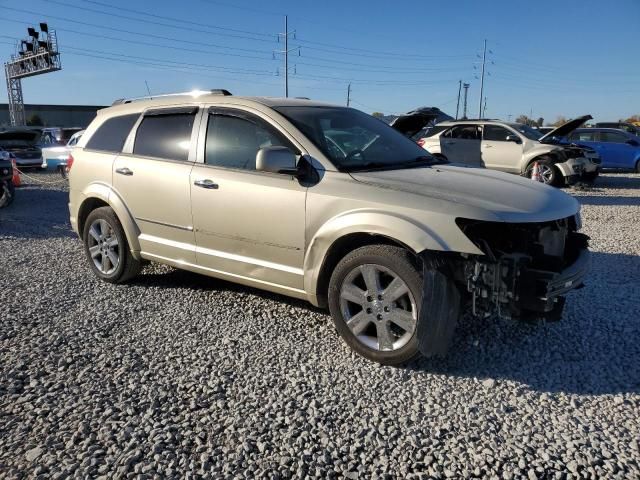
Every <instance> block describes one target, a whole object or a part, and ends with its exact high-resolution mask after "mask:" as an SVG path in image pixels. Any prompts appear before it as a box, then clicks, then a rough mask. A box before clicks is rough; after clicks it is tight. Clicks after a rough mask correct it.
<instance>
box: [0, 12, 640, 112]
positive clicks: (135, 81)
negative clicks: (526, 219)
mask: <svg viewBox="0 0 640 480" xmlns="http://www.w3.org/2000/svg"><path fill="white" fill-rule="evenodd" d="M151 6H152V8H151ZM0 11H1V12H2V15H0V27H1V28H0V32H1V33H0V54H1V56H2V58H3V61H5V60H6V59H8V57H9V55H10V54H11V53H13V52H14V46H13V45H14V44H15V40H16V39H19V38H22V37H24V35H25V33H26V27H27V26H28V25H29V24H34V25H35V24H37V23H38V22H40V21H48V22H49V24H50V25H51V27H52V28H55V29H57V31H58V38H59V44H60V50H61V52H62V62H63V69H62V71H60V72H56V73H51V74H47V75H43V76H40V77H33V78H28V79H25V80H24V81H23V93H24V97H25V102H26V103H54V104H65V103H73V104H98V105H100V104H110V103H111V102H112V101H113V100H114V99H115V98H120V97H133V96H140V95H145V94H146V86H145V80H146V81H147V82H148V84H149V87H150V89H151V92H152V93H166V92H172V91H186V90H191V89H194V88H200V89H206V88H227V89H229V90H231V91H232V92H233V93H234V94H238V95H268V96H282V95H283V94H284V78H283V76H282V75H283V68H284V66H283V61H282V56H281V55H279V54H277V53H276V54H273V52H274V51H275V50H281V49H282V48H283V47H284V45H283V43H278V42H277V41H276V38H277V36H276V34H277V33H278V32H282V31H283V29H284V17H283V15H284V14H285V13H286V14H288V16H289V28H290V30H295V31H296V35H295V38H293V36H292V37H290V45H289V48H297V47H300V50H299V56H298V51H297V50H295V51H293V52H292V53H291V57H290V66H291V75H290V90H289V93H290V96H307V97H311V98H313V99H322V100H326V101H331V102H335V103H345V101H346V92H347V85H348V84H349V83H350V82H351V84H352V94H351V97H352V100H353V103H352V106H354V107H356V108H360V109H362V110H364V111H367V112H372V111H381V112H384V113H400V112H405V111H408V110H411V109H413V108H414V107H417V106H422V105H428V106H440V107H441V108H442V109H443V110H445V111H446V112H448V113H455V109H456V99H457V91H458V80H463V81H466V82H469V83H470V84H471V87H470V89H469V115H470V116H475V115H477V112H478V99H479V90H480V81H479V79H477V78H475V76H478V75H479V70H477V69H474V66H476V67H477V66H478V65H477V62H478V61H479V60H480V59H479V58H478V54H479V53H480V52H481V49H482V42H483V40H484V39H485V38H486V39H487V42H488V49H489V50H490V51H491V52H492V53H489V54H488V58H489V62H490V63H489V64H488V68H487V70H488V72H489V75H488V76H487V77H486V81H485V95H486V97H487V110H486V115H487V116H489V117H497V118H505V119H506V118H508V116H509V115H512V116H513V118H515V117H516V116H517V115H519V114H522V113H524V114H527V115H529V114H530V112H533V116H534V117H535V118H538V117H540V116H541V117H543V118H545V120H547V121H552V120H555V119H556V117H557V116H559V115H564V116H567V117H571V116H576V115H580V114H586V113H591V114H592V115H593V116H594V117H595V118H596V119H597V120H611V119H618V118H622V117H627V116H629V115H632V114H637V113H640V81H639V80H640V62H638V61H637V58H638V49H639V48H640V39H639V37H638V34H639V33H640V1H639V0H614V1H610V2H602V1H592V0H582V1H577V0H575V1H573V0H571V1H562V2H558V1H540V0H538V1H534V2H518V1H513V0H511V1H485V2H478V1H464V0H462V1H461V0H459V1H455V2H442V1H424V0H422V1H413V2H408V1H405V2H388V1H378V0H369V1H364V0H356V1H348V2H347V1H345V0H342V1H339V2H338V1H332V0H325V1H323V2H310V1H303V0H298V1H290V0H270V1H269V2H258V1H255V2H252V1H250V0H237V1H233V0H223V1H214V0H182V1H181V2H175V1H168V0H156V1H153V2H143V1H141V0H129V1H123V0H32V1H30V2H28V3H26V2H24V1H22V0H0ZM274 55H275V59H274V58H273V57H274ZM294 66H295V73H294V71H293V70H294ZM278 74H279V75H278ZM6 99H7V97H6V91H5V90H4V89H2V94H1V96H0V101H1V102H6Z"/></svg>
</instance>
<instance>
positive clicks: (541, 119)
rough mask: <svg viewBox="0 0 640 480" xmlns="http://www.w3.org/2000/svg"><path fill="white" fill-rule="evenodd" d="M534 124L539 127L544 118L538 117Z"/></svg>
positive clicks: (542, 123)
mask: <svg viewBox="0 0 640 480" xmlns="http://www.w3.org/2000/svg"><path fill="white" fill-rule="evenodd" d="M536 124H537V125H538V126H539V127H541V126H542V125H544V118H542V117H540V118H538V121H537V122H536Z"/></svg>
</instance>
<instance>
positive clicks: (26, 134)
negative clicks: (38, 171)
mask: <svg viewBox="0 0 640 480" xmlns="http://www.w3.org/2000/svg"><path fill="white" fill-rule="evenodd" d="M41 137H42V130H40V129H31V128H26V127H24V128H10V129H7V130H4V131H2V132H0V148H2V149H3V150H5V151H7V152H10V153H12V154H13V156H14V157H15V161H16V165H17V166H18V167H40V166H41V165H42V149H41V147H40V140H41Z"/></svg>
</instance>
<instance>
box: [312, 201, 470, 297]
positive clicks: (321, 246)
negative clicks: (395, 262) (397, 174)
mask: <svg viewBox="0 0 640 480" xmlns="http://www.w3.org/2000/svg"><path fill="white" fill-rule="evenodd" d="M357 233H365V234H372V235H380V236H384V237H387V238H389V239H392V240H395V241H397V242H399V243H401V244H403V245H406V246H407V247H408V248H410V249H411V250H413V251H414V252H415V253H420V252H423V251H425V250H433V251H443V252H446V251H452V249H451V248H450V246H449V244H448V243H447V242H446V241H445V240H444V239H443V238H442V237H441V236H440V235H438V234H437V233H436V232H435V231H433V230H431V229H429V228H428V227H426V226H424V225H418V224H416V223H415V222H414V221H412V220H411V219H409V218H406V217H402V216H398V215H392V214H389V213H384V212H380V211H377V210H358V211H355V212H347V213H344V214H342V215H339V216H337V217H334V218H332V219H331V220H329V221H328V222H326V223H325V224H324V225H323V226H322V227H321V228H320V229H318V231H317V232H316V233H315V235H314V236H313V238H312V239H311V240H310V242H309V246H308V248H307V253H306V255H305V258H304V286H305V290H306V291H307V292H308V293H309V294H310V296H311V297H312V298H313V297H315V296H316V292H317V289H318V281H319V278H320V275H321V273H322V269H323V267H324V264H325V260H326V259H327V255H328V253H329V251H330V249H331V247H332V246H333V245H334V243H335V242H336V241H338V240H339V239H341V238H343V237H345V236H347V235H350V234H357ZM469 243H470V244H471V242H469ZM471 246H472V247H474V246H473V244H471ZM474 248H475V247H474ZM478 253H481V252H480V251H479V250H478ZM312 303H313V301H312Z"/></svg>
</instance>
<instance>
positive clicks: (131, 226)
mask: <svg viewBox="0 0 640 480" xmlns="http://www.w3.org/2000/svg"><path fill="white" fill-rule="evenodd" d="M83 196H84V200H83V201H82V203H81V204H80V207H79V208H78V216H77V218H78V233H79V235H80V237H82V232H83V231H84V224H85V222H86V220H87V217H88V216H89V214H90V213H91V212H92V211H93V210H95V209H96V208H100V207H111V208H112V209H113V211H114V212H115V214H116V216H117V217H118V220H119V221H120V224H121V225H122V228H123V230H124V233H125V235H126V237H127V242H128V243H129V248H130V250H131V254H132V255H133V257H134V258H135V259H136V260H139V259H140V242H139V240H138V236H139V235H140V229H139V228H138V225H137V224H136V222H135V220H134V218H133V216H132V215H131V213H130V212H129V209H128V208H127V207H126V205H125V204H124V202H123V201H122V199H121V198H120V196H119V195H117V194H116V193H115V192H113V191H112V190H111V189H110V188H109V187H108V186H106V185H102V184H96V185H90V186H89V187H88V188H87V189H86V190H85V191H84V192H83Z"/></svg>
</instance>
